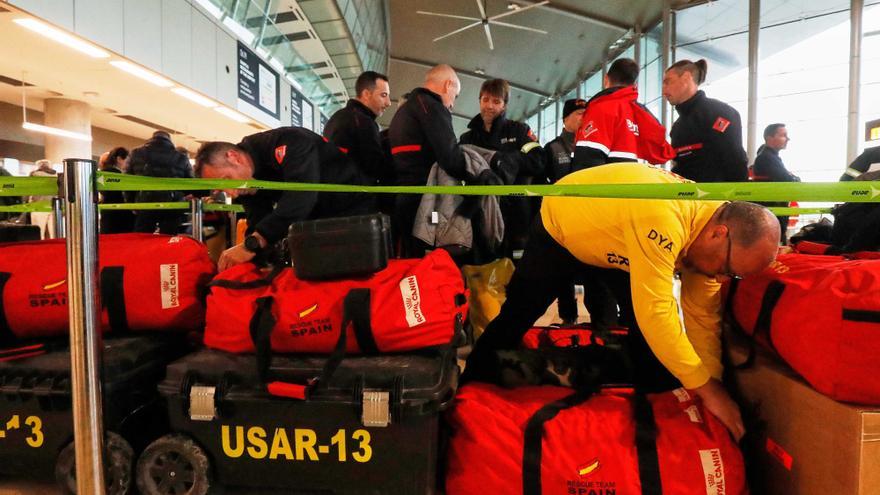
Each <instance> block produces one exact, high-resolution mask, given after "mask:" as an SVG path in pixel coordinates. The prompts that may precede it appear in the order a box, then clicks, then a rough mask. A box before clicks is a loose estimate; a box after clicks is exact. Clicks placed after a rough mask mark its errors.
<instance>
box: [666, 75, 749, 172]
mask: <svg viewBox="0 0 880 495" xmlns="http://www.w3.org/2000/svg"><path fill="white" fill-rule="evenodd" d="M706 71H707V65H706V61H705V60H702V59H701V60H698V61H696V62H692V61H690V60H681V61H678V62H676V63H674V64H672V65H671V66H670V67H669V68H668V69H666V73H665V74H664V75H663V97H664V98H666V100H667V101H669V103H671V104H673V105H675V110H676V112H678V115H679V118H678V120H676V121H675V123H674V124H672V131H671V132H670V137H671V138H672V147H673V148H675V153H676V156H675V166H674V167H672V171H673V172H675V173H676V174H678V175H680V176H682V177H684V178H686V179H690V180H692V181H694V182H743V181H747V180H748V178H749V171H748V162H749V159H748V156H747V155H746V152H745V150H744V149H743V146H742V120H741V119H740V116H739V112H737V111H736V110H735V109H734V108H733V107H731V106H730V105H728V104H726V103H723V102H721V101H718V100H714V99H712V98H708V97H706V93H704V92H703V91H701V90H699V86H700V84H702V83H703V81H705V80H706Z"/></svg>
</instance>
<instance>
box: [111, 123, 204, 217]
mask: <svg viewBox="0 0 880 495" xmlns="http://www.w3.org/2000/svg"><path fill="white" fill-rule="evenodd" d="M126 169H127V173H129V174H132V175H143V176H147V177H173V178H178V179H191V178H192V176H193V171H192V165H190V163H189V158H187V156H186V155H184V154H183V153H181V152H179V151H177V149H176V148H175V147H174V143H172V142H171V136H170V135H169V134H168V133H167V132H165V131H156V132H154V133H153V137H152V138H150V140H149V141H147V142H146V143H144V145H143V146H140V147H138V148H135V149H133V150H131V154H129V156H128V166H127V167H126ZM133 196H134V201H135V202H138V203H162V202H166V201H168V202H173V201H183V193H182V192H180V191H140V192H137V193H135V194H134V195H133ZM185 219H186V215H185V214H184V213H181V212H179V211H150V210H144V211H138V212H137V215H136V217H135V221H134V231H135V232H146V233H150V234H152V233H153V232H155V231H156V226H157V225H158V228H159V232H160V233H162V234H177V233H178V231H179V230H180V226H181V224H183V221H184V220H185Z"/></svg>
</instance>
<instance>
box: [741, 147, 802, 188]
mask: <svg viewBox="0 0 880 495" xmlns="http://www.w3.org/2000/svg"><path fill="white" fill-rule="evenodd" d="M752 174H753V177H752V178H753V179H754V180H756V181H758V182H800V178H799V177H798V176H796V175H794V174H793V173H791V172H789V171H788V169H786V168H785V164H783V163H782V159H781V158H779V152H778V151H776V150H774V149H773V148H770V147H768V146H764V147H763V148H762V150H761V152H760V153H758V156H757V157H756V158H755V164H754V165H752Z"/></svg>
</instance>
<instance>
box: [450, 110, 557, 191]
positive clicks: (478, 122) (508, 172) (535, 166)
mask: <svg viewBox="0 0 880 495" xmlns="http://www.w3.org/2000/svg"><path fill="white" fill-rule="evenodd" d="M468 129H469V130H468V131H467V132H465V133H464V134H462V135H461V139H460V140H459V143H460V144H473V145H476V146H480V147H481V148H486V149H490V150H495V151H497V152H498V153H497V154H496V155H495V158H494V159H493V163H492V169H493V170H494V171H495V172H496V173H497V174H498V175H499V176H500V177H501V178H502V179H503V180H504V182H505V183H507V184H528V183H531V179H532V178H534V177H539V176H541V175H543V174H544V153H543V151H542V150H541V146H540V145H538V138H537V137H535V134H534V133H532V130H531V129H529V126H528V125H526V124H524V123H522V122H517V121H515V120H508V119H507V118H506V117H505V116H504V114H503V113H502V114H501V115H499V116H498V117H497V118H496V119H495V120H494V121H492V126H491V128H490V129H489V131H488V132H487V131H486V128H485V127H483V117H482V116H480V115H479V114H477V116H475V117H474V118H473V119H471V121H470V123H468Z"/></svg>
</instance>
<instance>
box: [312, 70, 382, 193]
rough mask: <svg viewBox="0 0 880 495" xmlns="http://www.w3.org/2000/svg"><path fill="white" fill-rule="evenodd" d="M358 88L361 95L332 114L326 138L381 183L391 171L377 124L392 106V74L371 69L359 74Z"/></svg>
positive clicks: (373, 182) (372, 182)
mask: <svg viewBox="0 0 880 495" xmlns="http://www.w3.org/2000/svg"><path fill="white" fill-rule="evenodd" d="M354 87H355V92H357V97H356V98H352V99H351V100H348V103H347V104H346V105H345V108H343V109H341V110H339V111H338V112H336V113H334V114H333V116H332V117H330V120H328V121H327V125H325V126H324V137H326V138H327V139H329V140H330V142H331V143H333V144H335V145H336V146H337V147H339V149H340V150H342V152H343V153H346V154H348V156H349V158H351V160H352V161H353V162H354V163H355V164H356V165H357V166H358V167H359V168H360V169H361V172H363V174H364V176H365V177H367V178H368V179H369V180H370V183H371V184H378V183H379V182H380V178H383V177H387V176H388V173H389V170H388V169H389V164H387V163H386V162H385V153H384V151H383V149H382V142H381V140H380V138H379V126H378V124H376V119H377V118H378V117H379V116H381V115H382V114H383V113H384V112H385V109H386V108H388V107H390V106H391V97H390V94H391V93H390V92H391V89H390V87H389V86H388V77H387V76H385V75H383V74H379V73H378V72H373V71H367V72H364V73H363V74H361V75H360V76H358V78H357V82H355V86H354ZM382 182H387V181H382Z"/></svg>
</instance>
